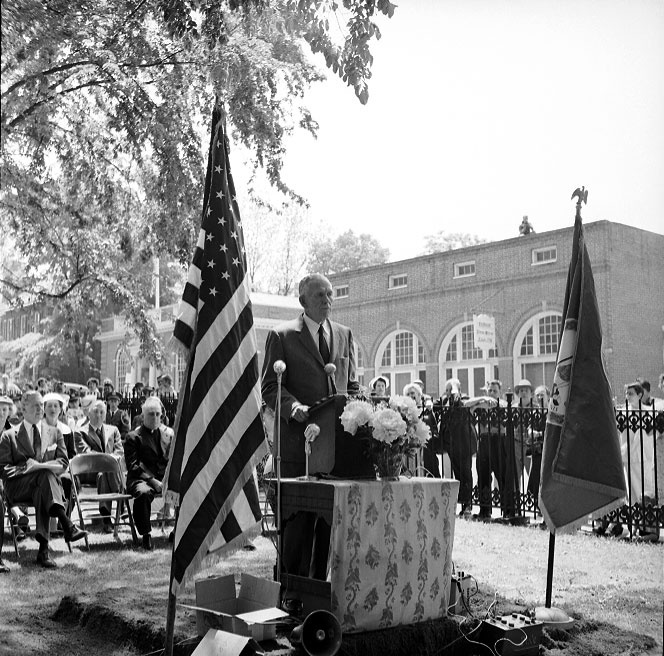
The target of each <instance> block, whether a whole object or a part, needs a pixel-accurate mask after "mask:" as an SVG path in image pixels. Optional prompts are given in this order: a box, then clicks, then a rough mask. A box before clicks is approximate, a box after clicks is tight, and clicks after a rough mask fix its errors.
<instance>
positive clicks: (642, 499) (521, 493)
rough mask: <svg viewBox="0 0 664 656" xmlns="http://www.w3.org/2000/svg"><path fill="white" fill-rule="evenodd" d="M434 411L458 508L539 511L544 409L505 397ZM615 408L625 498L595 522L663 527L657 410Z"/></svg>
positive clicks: (663, 449) (523, 516)
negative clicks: (488, 404) (493, 403)
mask: <svg viewBox="0 0 664 656" xmlns="http://www.w3.org/2000/svg"><path fill="white" fill-rule="evenodd" d="M434 414H435V416H436V419H437V423H438V426H439V427H440V432H441V437H442V440H441V442H442V449H441V451H440V452H439V455H441V456H443V458H444V459H445V457H446V456H447V457H449V460H450V464H451V475H452V476H453V477H454V478H457V479H459V481H460V493H459V502H460V504H461V511H462V513H470V512H471V510H470V509H471V508H473V509H474V508H476V507H479V512H477V513H475V515H474V516H475V518H477V519H485V520H487V521H488V520H489V519H490V518H491V516H492V514H493V513H492V511H493V510H494V509H500V515H501V517H500V519H499V520H498V521H504V522H509V523H513V524H520V523H526V522H529V521H531V520H537V519H538V518H540V517H541V513H540V510H539V507H538V492H539V475H540V464H541V454H542V443H543V436H544V427H545V424H546V417H547V409H546V407H536V406H535V407H521V406H515V405H513V404H512V397H511V395H508V401H507V403H506V404H505V405H504V406H503V405H501V406H499V407H492V408H490V409H488V410H487V409H484V408H477V409H475V410H471V409H469V408H467V407H464V406H463V405H461V404H456V405H455V404H452V405H447V404H446V403H445V402H444V401H442V400H439V401H438V402H437V403H434ZM615 414H616V431H617V434H618V435H619V439H620V444H621V453H622V457H623V466H624V470H625V477H626V483H627V503H625V504H624V505H623V506H622V507H620V508H618V509H617V510H614V511H613V512H612V513H611V514H610V515H608V516H607V517H606V518H604V520H603V522H601V524H600V525H601V526H602V527H605V526H606V524H608V523H610V522H614V523H615V524H621V525H622V524H626V525H627V529H628V532H629V535H630V537H632V536H633V535H635V534H638V533H639V532H641V533H657V532H658V531H659V529H661V528H663V527H664V507H663V506H662V505H661V501H662V499H663V497H664V412H663V411H658V410H655V409H654V408H653V407H648V406H643V407H641V408H640V409H633V408H630V407H627V406H624V407H618V408H616V411H615ZM588 465H589V467H592V466H593V463H588ZM447 474H448V475H449V474H450V471H449V469H448V470H447Z"/></svg>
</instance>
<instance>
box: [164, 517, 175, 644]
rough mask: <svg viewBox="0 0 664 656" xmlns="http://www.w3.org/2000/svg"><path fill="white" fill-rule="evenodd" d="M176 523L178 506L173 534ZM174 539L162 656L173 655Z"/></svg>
mask: <svg viewBox="0 0 664 656" xmlns="http://www.w3.org/2000/svg"><path fill="white" fill-rule="evenodd" d="M177 525H178V508H176V509H175V522H174V523H173V536H175V529H176V528H177ZM174 556H175V539H173V543H172V546H171V575H170V576H169V578H168V607H167V608H166V644H165V645H164V656H173V638H174V635H175V609H176V605H175V603H176V596H175V593H174V592H173V575H174V571H173V570H174V563H175V558H174Z"/></svg>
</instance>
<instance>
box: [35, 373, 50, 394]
mask: <svg viewBox="0 0 664 656" xmlns="http://www.w3.org/2000/svg"><path fill="white" fill-rule="evenodd" d="M37 391H38V392H39V393H40V394H41V395H42V396H44V394H48V393H49V392H50V391H51V386H50V385H49V384H48V381H47V380H46V378H44V377H43V376H42V377H41V378H38V379H37Z"/></svg>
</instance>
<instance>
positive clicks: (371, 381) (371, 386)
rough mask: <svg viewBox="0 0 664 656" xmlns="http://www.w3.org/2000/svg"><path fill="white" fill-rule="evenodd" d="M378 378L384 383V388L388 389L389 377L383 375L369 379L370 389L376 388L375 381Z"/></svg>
mask: <svg viewBox="0 0 664 656" xmlns="http://www.w3.org/2000/svg"><path fill="white" fill-rule="evenodd" d="M379 380H382V381H383V382H384V383H385V389H390V380H389V378H386V377H385V376H376V377H375V378H372V379H371V380H370V381H369V387H370V388H371V389H375V388H376V383H377V382H378V381H379Z"/></svg>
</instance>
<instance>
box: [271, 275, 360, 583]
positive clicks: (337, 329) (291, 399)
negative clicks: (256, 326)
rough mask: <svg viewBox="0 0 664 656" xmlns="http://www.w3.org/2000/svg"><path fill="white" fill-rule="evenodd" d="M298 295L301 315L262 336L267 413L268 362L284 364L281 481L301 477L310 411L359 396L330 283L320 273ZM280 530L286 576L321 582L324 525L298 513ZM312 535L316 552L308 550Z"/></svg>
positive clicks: (305, 280)
mask: <svg viewBox="0 0 664 656" xmlns="http://www.w3.org/2000/svg"><path fill="white" fill-rule="evenodd" d="M299 295H300V296H299V300H300V305H302V307H303V309H304V312H303V313H302V314H301V315H300V316H299V317H297V319H294V320H292V321H287V322H285V323H281V324H279V325H278V326H276V327H275V328H274V329H273V330H271V331H270V332H269V333H268V336H267V341H266V344H265V361H264V363H263V382H262V392H263V400H264V401H265V403H266V404H267V406H268V407H269V408H271V409H272V410H274V409H275V408H276V400H277V375H276V373H275V372H274V363H275V362H276V361H277V360H282V361H283V362H285V363H286V371H285V373H284V374H283V377H282V387H281V431H280V432H281V474H282V476H284V477H295V476H301V475H303V474H304V470H305V456H304V444H305V439H304V431H305V428H306V426H307V424H308V423H309V419H310V417H309V409H310V406H312V405H313V404H314V403H315V402H316V401H319V400H320V399H321V398H323V397H325V396H328V395H329V394H330V393H331V392H336V393H338V394H346V393H351V394H355V393H357V392H358V391H359V384H358V382H357V380H356V379H355V349H354V346H353V335H352V333H351V331H350V329H349V328H347V327H346V326H342V325H341V324H338V323H336V322H334V321H330V319H329V316H330V312H331V310H332V298H333V291H332V285H331V284H330V281H329V280H328V279H327V278H326V277H325V276H322V275H320V274H313V275H308V276H305V277H304V278H303V279H302V280H301V281H300V285H299ZM328 363H332V364H334V365H335V367H336V371H335V373H334V379H333V380H331V376H328V374H327V373H326V372H325V365H326V364H328ZM332 383H333V384H332ZM335 388H336V389H335ZM314 420H315V419H314ZM318 439H326V436H325V435H322V434H321V435H320V436H319V437H318ZM328 439H329V436H328ZM283 529H284V530H283V540H282V553H283V565H284V569H285V570H286V571H287V572H290V573H291V574H298V575H301V576H313V577H315V578H319V579H325V576H326V565H327V546H329V536H330V527H329V525H327V523H326V522H324V521H323V520H322V518H318V520H317V519H316V517H315V515H313V514H312V513H305V512H300V513H297V514H296V515H295V516H294V517H293V518H290V519H289V520H288V521H287V522H284V527H283ZM314 535H315V541H316V542H317V543H318V544H320V545H322V547H321V548H317V547H316V546H315V545H314ZM326 540H327V543H326ZM310 554H311V556H310Z"/></svg>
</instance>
